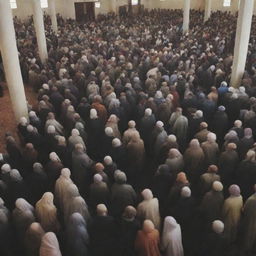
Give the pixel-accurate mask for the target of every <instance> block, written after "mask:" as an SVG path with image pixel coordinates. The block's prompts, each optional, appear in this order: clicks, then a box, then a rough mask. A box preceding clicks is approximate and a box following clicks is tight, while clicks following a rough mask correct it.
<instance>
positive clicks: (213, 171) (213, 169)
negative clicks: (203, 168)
mask: <svg viewBox="0 0 256 256" xmlns="http://www.w3.org/2000/svg"><path fill="white" fill-rule="evenodd" d="M207 171H208V172H211V173H216V172H218V166H217V165H214V164H212V165H210V166H209V167H208V170H207Z"/></svg>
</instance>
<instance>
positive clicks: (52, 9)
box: [48, 0, 58, 34]
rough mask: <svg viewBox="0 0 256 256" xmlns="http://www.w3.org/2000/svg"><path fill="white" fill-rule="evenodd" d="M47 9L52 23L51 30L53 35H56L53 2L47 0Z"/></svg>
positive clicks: (56, 26) (56, 27)
mask: <svg viewBox="0 0 256 256" xmlns="http://www.w3.org/2000/svg"><path fill="white" fill-rule="evenodd" d="M48 9H49V15H50V17H51V22H52V30H53V31H54V33H55V34H57V33H58V23H57V17H56V8H55V0H48Z"/></svg>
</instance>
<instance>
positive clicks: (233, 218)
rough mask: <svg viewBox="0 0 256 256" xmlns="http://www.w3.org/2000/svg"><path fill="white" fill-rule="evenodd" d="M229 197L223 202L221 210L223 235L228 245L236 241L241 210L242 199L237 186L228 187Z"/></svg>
mask: <svg viewBox="0 0 256 256" xmlns="http://www.w3.org/2000/svg"><path fill="white" fill-rule="evenodd" d="M229 194H230V196H229V197H228V198H227V199H226V200H225V202H224V205H223V208H222V217H223V222H224V224H225V231H224V234H225V236H226V238H227V240H228V242H229V243H233V242H235V241H236V238H237V233H238V225H239V224H240V223H239V222H240V218H241V213H242V208H243V198H242V196H241V194H240V188H239V187H238V186H237V185H231V186H230V187H229Z"/></svg>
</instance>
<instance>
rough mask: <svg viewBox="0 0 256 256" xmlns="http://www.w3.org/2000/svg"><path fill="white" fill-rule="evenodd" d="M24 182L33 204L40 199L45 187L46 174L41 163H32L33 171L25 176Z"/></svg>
mask: <svg viewBox="0 0 256 256" xmlns="http://www.w3.org/2000/svg"><path fill="white" fill-rule="evenodd" d="M26 182H27V184H28V187H29V190H30V195H29V196H30V198H31V202H32V203H33V204H34V203H36V202H37V201H38V200H39V199H40V197H41V196H42V194H43V193H44V192H45V191H46V188H47V174H46V173H45V171H44V168H43V166H42V164H40V163H34V164H33V171H32V173H30V174H29V175H28V177H27V178H26Z"/></svg>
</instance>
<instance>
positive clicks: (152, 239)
mask: <svg viewBox="0 0 256 256" xmlns="http://www.w3.org/2000/svg"><path fill="white" fill-rule="evenodd" d="M159 243H160V236H159V231H158V230H157V229H155V226H154V224H153V222H152V221H150V220H145V221H144V223H143V228H142V230H139V231H138V233H137V237H136V240H135V251H136V252H137V255H138V256H160V255H161V253H160V250H159Z"/></svg>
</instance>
